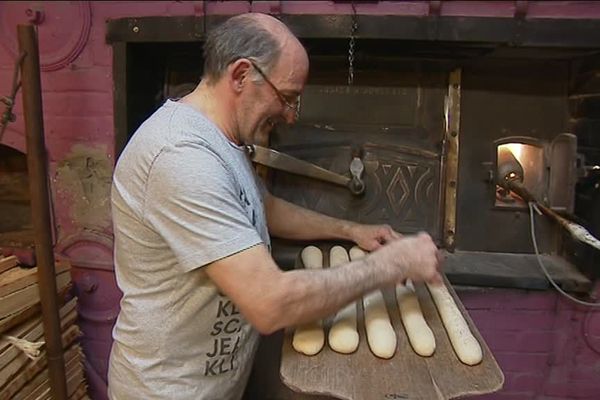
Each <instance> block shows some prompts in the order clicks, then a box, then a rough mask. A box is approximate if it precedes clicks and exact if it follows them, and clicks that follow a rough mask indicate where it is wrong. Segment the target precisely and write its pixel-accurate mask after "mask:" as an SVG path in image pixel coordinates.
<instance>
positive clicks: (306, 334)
mask: <svg viewBox="0 0 600 400" xmlns="http://www.w3.org/2000/svg"><path fill="white" fill-rule="evenodd" d="M300 258H301V259H302V263H303V264H304V268H306V269H318V268H323V252H321V250H320V249H319V248H318V247H316V246H307V247H305V248H304V249H303V250H302V252H301V253H300ZM324 345H325V333H324V332H323V323H322V321H321V320H318V321H314V322H309V323H306V324H303V325H300V326H299V327H297V328H296V331H295V332H294V337H293V339H292V347H293V348H294V350H296V351H297V352H298V353H302V354H305V355H307V356H314V355H315V354H317V353H318V352H319V351H321V349H322V348H323V346H324Z"/></svg>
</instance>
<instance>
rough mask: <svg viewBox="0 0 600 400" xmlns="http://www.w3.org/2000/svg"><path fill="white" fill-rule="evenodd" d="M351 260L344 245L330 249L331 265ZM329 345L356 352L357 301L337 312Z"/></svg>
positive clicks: (335, 349)
mask: <svg viewBox="0 0 600 400" xmlns="http://www.w3.org/2000/svg"><path fill="white" fill-rule="evenodd" d="M348 262H350V258H349V257H348V252H347V251H346V249H345V248H343V247H342V246H333V247H332V248H331V250H330V251H329V267H330V268H335V267H338V266H340V265H343V264H347V263H348ZM328 339H329V347H331V349H332V350H333V351H336V352H338V353H342V354H350V353H354V352H355V351H356V349H358V342H359V336H358V329H357V328H356V302H354V301H353V302H352V303H350V304H348V305H347V306H345V307H344V308H342V309H341V310H340V311H338V312H337V314H336V315H335V317H334V318H333V322H332V324H331V329H330V330H329V337H328Z"/></svg>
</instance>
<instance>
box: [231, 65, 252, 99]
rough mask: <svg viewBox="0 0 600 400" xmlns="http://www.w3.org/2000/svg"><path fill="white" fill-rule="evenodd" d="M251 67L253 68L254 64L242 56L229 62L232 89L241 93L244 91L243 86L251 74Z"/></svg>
mask: <svg viewBox="0 0 600 400" xmlns="http://www.w3.org/2000/svg"><path fill="white" fill-rule="evenodd" d="M250 68H252V64H250V61H248V60H246V59H245V58H240V59H239V60H237V61H235V62H233V63H231V64H229V67H228V68H227V69H228V72H229V77H230V79H229V82H230V84H231V86H232V89H233V90H234V91H235V92H236V93H239V92H241V91H242V88H243V87H244V85H245V84H246V82H247V81H248V79H249V76H250Z"/></svg>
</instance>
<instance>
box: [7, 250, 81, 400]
mask: <svg viewBox="0 0 600 400" xmlns="http://www.w3.org/2000/svg"><path fill="white" fill-rule="evenodd" d="M70 285H71V272H70V265H69V263H67V262H64V261H61V262H57V263H56V286H57V290H58V293H57V296H58V300H59V301H58V304H59V306H60V309H59V316H60V327H61V332H62V343H63V348H64V361H65V371H66V379H67V393H68V395H69V399H87V398H88V397H87V385H86V383H85V379H84V374H83V352H82V350H81V347H80V345H79V344H78V343H77V338H78V337H79V336H80V331H79V327H78V326H77V325H76V323H75V321H76V319H77V310H76V304H77V298H72V299H70V300H68V301H67V300H66V294H67V292H68V290H69V288H70ZM9 399H11V400H12V399H15V400H16V399H22V400H34V399H51V394H50V383H49V380H48V363H47V357H46V352H45V347H44V326H43V323H42V314H41V306H40V297H39V289H38V280H37V268H22V267H21V266H19V264H18V260H17V258H16V257H14V256H10V257H4V258H3V257H2V256H0V400H9Z"/></svg>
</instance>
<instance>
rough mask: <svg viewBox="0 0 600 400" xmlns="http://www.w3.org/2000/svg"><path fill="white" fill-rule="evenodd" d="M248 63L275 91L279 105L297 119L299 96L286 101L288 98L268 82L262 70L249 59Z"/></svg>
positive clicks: (298, 114)
mask: <svg viewBox="0 0 600 400" xmlns="http://www.w3.org/2000/svg"><path fill="white" fill-rule="evenodd" d="M248 61H250V64H252V66H253V67H254V69H255V70H256V72H258V73H259V74H260V76H261V77H262V78H263V79H264V80H265V82H267V83H268V84H269V86H271V88H272V89H273V91H275V94H277V97H278V98H279V101H281V103H283V105H284V106H286V107H287V108H289V109H290V110H293V111H294V113H295V116H296V119H298V117H299V116H300V95H298V96H297V97H296V99H294V100H292V101H290V100H288V98H287V97H286V96H285V95H284V94H283V93H281V91H280V90H279V89H277V87H276V86H275V84H274V83H273V82H271V81H270V80H269V78H267V75H266V74H265V73H264V72H263V70H262V69H260V68H259V67H258V65H256V63H255V62H254V61H252V60H250V59H248Z"/></svg>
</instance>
